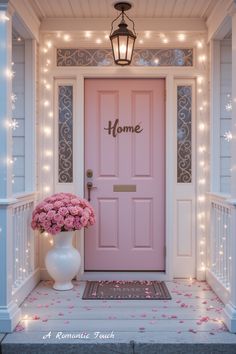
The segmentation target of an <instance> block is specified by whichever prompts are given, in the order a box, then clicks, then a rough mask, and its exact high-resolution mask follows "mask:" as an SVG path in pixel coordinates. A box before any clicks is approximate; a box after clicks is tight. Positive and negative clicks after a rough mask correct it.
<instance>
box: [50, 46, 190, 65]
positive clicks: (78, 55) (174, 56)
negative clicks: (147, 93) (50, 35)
mask: <svg viewBox="0 0 236 354" xmlns="http://www.w3.org/2000/svg"><path fill="white" fill-rule="evenodd" d="M113 65H115V64H114V60H113V56H112V51H111V49H90V48H88V49H82V48H81V49H80V48H66V49H65V48H58V49H57V66H113ZM131 65H132V66H193V49H192V48H169V49H166V48H165V49H135V50H134V54H133V60H132V63H131Z"/></svg>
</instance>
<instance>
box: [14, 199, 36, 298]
mask: <svg viewBox="0 0 236 354" xmlns="http://www.w3.org/2000/svg"><path fill="white" fill-rule="evenodd" d="M34 205H35V194H28V195H24V196H22V197H18V198H17V202H16V203H14V204H13V205H12V213H11V216H12V251H13V252H12V254H13V257H12V262H13V264H12V295H13V299H14V300H15V301H16V302H17V303H20V302H21V301H23V300H24V298H25V296H27V295H28V293H29V291H30V290H31V288H32V286H35V284H37V282H38V280H39V268H38V266H39V265H38V253H39V249H38V248H39V245H38V238H37V235H35V233H34V231H33V230H32V229H31V217H32V212H33V209H34Z"/></svg>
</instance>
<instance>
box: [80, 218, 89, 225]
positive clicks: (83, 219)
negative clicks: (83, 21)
mask: <svg viewBox="0 0 236 354" xmlns="http://www.w3.org/2000/svg"><path fill="white" fill-rule="evenodd" d="M80 222H81V225H82V226H86V225H87V223H88V218H86V216H82V218H81V219H80Z"/></svg>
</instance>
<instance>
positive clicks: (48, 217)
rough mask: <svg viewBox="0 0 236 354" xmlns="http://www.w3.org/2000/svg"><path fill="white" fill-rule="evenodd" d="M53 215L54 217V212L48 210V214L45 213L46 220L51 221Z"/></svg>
mask: <svg viewBox="0 0 236 354" xmlns="http://www.w3.org/2000/svg"><path fill="white" fill-rule="evenodd" d="M55 215H56V212H55V210H49V211H48V213H47V219H49V220H53V218H54V216H55Z"/></svg>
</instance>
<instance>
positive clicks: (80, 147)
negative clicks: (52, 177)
mask: <svg viewBox="0 0 236 354" xmlns="http://www.w3.org/2000/svg"><path fill="white" fill-rule="evenodd" d="M106 74H107V75H106ZM106 74H103V75H101V73H99V70H98V71H97V72H94V71H93V73H92V74H91V73H89V72H85V71H83V73H80V75H78V76H77V79H78V87H77V90H76V102H77V116H78V121H77V129H78V130H77V131H78V134H77V139H76V144H75V146H74V149H75V151H78V152H79V154H78V155H77V161H80V163H79V162H78V163H77V165H76V166H75V174H76V175H77V177H76V180H77V181H79V183H78V185H77V190H76V192H77V193H78V194H80V195H84V168H85V161H84V149H85V138H84V98H85V97H84V85H85V79H96V78H104V79H105V78H111V79H117V78H119V79H120V78H124V79H126V78H129V79H132V78H133V79H150V78H152V79H165V90H166V94H165V98H166V99H165V133H166V136H165V154H166V156H165V158H166V166H165V177H166V181H165V186H166V188H165V245H166V257H165V272H163V273H162V272H85V271H84V232H83V230H81V231H80V232H79V235H78V237H77V246H78V248H79V250H80V253H81V258H82V265H81V270H80V273H79V275H78V278H79V279H83V280H92V279H116V278H117V279H150V280H151V279H153V278H155V279H160V280H171V279H173V261H172V260H173V235H174V232H173V231H174V230H173V223H174V183H175V180H174V178H175V175H174V163H175V159H174V156H173V151H174V146H173V144H174V141H175V140H174V127H173V122H172V120H173V116H174V113H175V112H174V109H173V105H171V102H173V101H174V86H173V82H174V80H173V75H171V74H167V75H157V74H156V75H153V74H152V75H140V74H138V73H135V72H134V73H127V75H125V76H124V75H122V77H121V75H120V74H119V73H114V72H113V73H112V74H109V70H108V71H107V73H106Z"/></svg>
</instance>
